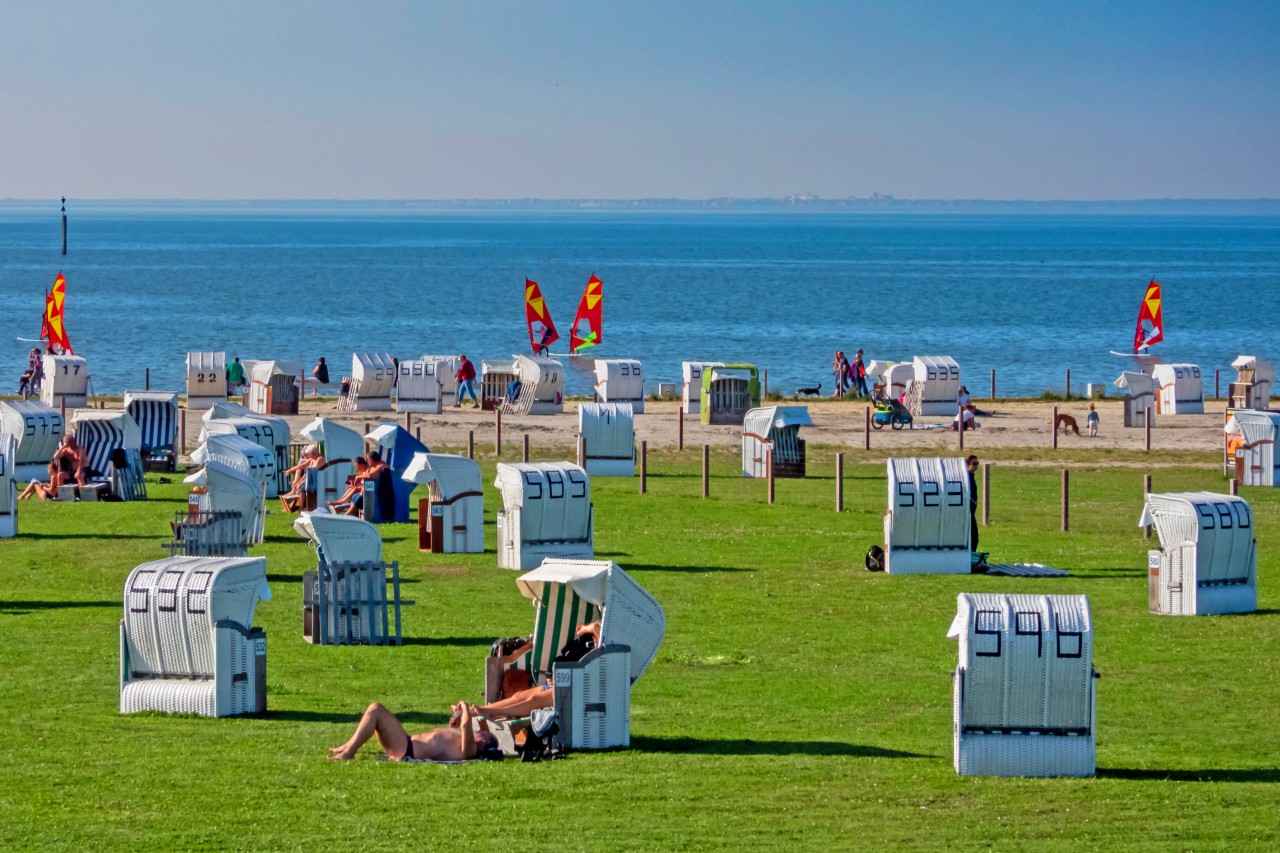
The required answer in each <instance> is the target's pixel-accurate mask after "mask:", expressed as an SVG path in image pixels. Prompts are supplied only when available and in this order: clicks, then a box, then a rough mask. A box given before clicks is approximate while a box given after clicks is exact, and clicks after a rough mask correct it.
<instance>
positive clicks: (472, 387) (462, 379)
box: [453, 355, 480, 409]
mask: <svg viewBox="0 0 1280 853" xmlns="http://www.w3.org/2000/svg"><path fill="white" fill-rule="evenodd" d="M457 379H458V393H457V394H455V395H454V398H453V407H454V408H455V409H456V408H458V407H459V406H461V405H462V398H463V396H464V395H467V394H470V395H471V401H472V403H473V404H474V405H473V406H472V408H473V409H478V408H480V397H479V396H478V395H477V394H476V366H475V365H474V364H472V363H471V361H470V359H468V358H467V357H466V356H465V355H460V356H458V375H457Z"/></svg>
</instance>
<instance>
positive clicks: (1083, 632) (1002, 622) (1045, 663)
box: [947, 593, 1097, 776]
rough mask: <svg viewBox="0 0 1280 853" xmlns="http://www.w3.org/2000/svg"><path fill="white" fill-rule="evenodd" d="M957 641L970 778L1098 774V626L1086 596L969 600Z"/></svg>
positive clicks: (954, 632) (962, 756)
mask: <svg viewBox="0 0 1280 853" xmlns="http://www.w3.org/2000/svg"><path fill="white" fill-rule="evenodd" d="M947 635H948V636H949V637H953V638H955V639H958V640H959V642H960V655H959V665H958V666H957V667H956V670H955V680H954V684H953V693H952V700H953V705H952V707H953V712H954V714H953V728H954V745H955V750H954V758H955V769H956V773H958V774H959V775H961V776H1092V775H1093V774H1094V772H1095V755H1096V705H1097V688H1096V682H1095V678H1096V673H1095V672H1094V669H1093V622H1092V619H1091V617H1090V614H1089V600H1088V598H1087V597H1086V596H1083V595H1079V596H1067V595H999V594H969V593H961V594H960V595H959V596H958V597H957V607H956V617H955V620H954V621H953V622H952V623H951V629H950V630H949V631H948V634H947Z"/></svg>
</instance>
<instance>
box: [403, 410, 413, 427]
mask: <svg viewBox="0 0 1280 853" xmlns="http://www.w3.org/2000/svg"><path fill="white" fill-rule="evenodd" d="M412 417H413V415H412V414H411V413H410V412H405V413H404V431H405V432H410V431H411V426H412V424H411V422H410V420H409V419H410V418H412Z"/></svg>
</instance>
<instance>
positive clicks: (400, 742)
mask: <svg viewBox="0 0 1280 853" xmlns="http://www.w3.org/2000/svg"><path fill="white" fill-rule="evenodd" d="M453 710H454V721H456V722H457V725H455V724H454V721H450V723H449V725H448V726H443V727H441V728H438V729H432V730H431V731H428V732H419V733H418V734H416V735H410V734H409V733H408V732H407V731H405V729H404V726H403V725H401V724H400V721H399V720H398V719H396V716H395V714H392V713H391V712H390V711H388V710H387V709H386V708H385V707H383V705H382V703H380V702H374V703H373V704H372V705H370V706H369V707H368V708H367V709H365V712H364V716H363V717H361V718H360V724H359V725H358V726H356V730H355V733H354V734H352V735H351V739H350V740H348V741H347V742H346V743H344V744H342V745H341V746H334V747H330V749H329V752H331V753H333V754H332V755H330V756H329V760H330V761H346V760H347V759H349V758H354V757H355V754H356V752H358V751H359V750H360V747H362V746H364V744H365V743H366V742H367V741H368V740H369V739H370V738H372V737H375V736H376V737H377V738H378V743H379V744H381V745H382V748H383V750H385V751H386V753H387V757H388V758H390V759H391V760H392V761H408V760H409V759H411V758H412V759H417V760H419V761H467V760H469V759H472V758H475V757H476V755H477V754H478V753H479V752H480V750H483V749H493V748H496V747H497V746H498V740H497V738H495V737H494V736H493V734H492V733H490V732H489V731H487V730H485V729H482V730H481V731H479V732H475V731H473V730H472V727H471V709H470V708H469V707H467V704H466V703H465V702H459V703H458V704H457V705H454V706H453Z"/></svg>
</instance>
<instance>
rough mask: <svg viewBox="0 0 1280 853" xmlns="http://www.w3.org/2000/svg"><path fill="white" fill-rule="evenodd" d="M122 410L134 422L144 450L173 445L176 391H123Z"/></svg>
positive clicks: (175, 421) (176, 411)
mask: <svg viewBox="0 0 1280 853" xmlns="http://www.w3.org/2000/svg"><path fill="white" fill-rule="evenodd" d="M124 410H125V411H126V412H128V413H129V415H130V416H131V417H132V418H133V419H134V420H135V421H136V422H137V424H138V429H139V430H140V431H141V432H142V447H143V449H145V450H156V449H161V448H165V449H168V448H172V447H173V445H174V441H175V440H176V439H177V437H178V395H177V393H175V392H170V391H125V392H124Z"/></svg>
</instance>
